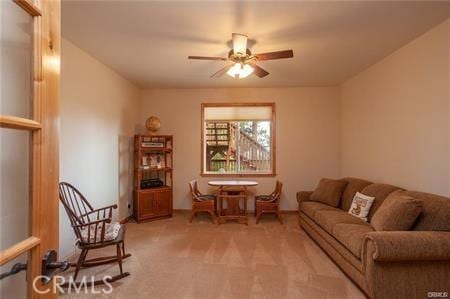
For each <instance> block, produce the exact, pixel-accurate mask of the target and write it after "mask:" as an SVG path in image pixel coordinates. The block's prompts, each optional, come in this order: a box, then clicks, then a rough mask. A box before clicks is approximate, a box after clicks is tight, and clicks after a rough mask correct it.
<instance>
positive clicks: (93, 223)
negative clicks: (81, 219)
mask: <svg viewBox="0 0 450 299" xmlns="http://www.w3.org/2000/svg"><path fill="white" fill-rule="evenodd" d="M111 221H112V220H111V218H103V219H100V220H95V221H91V222H87V223H82V224H75V225H72V227H76V228H83V227H89V226H91V225H97V224H100V223H102V222H103V223H111Z"/></svg>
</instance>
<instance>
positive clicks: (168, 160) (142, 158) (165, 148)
mask: <svg viewBox="0 0 450 299" xmlns="http://www.w3.org/2000/svg"><path fill="white" fill-rule="evenodd" d="M143 144H144V145H148V144H150V145H158V144H162V146H160V147H157V148H156V147H155V148H153V147H148V146H143ZM172 146H173V140H172V136H162V135H157V136H155V135H151V136H147V135H136V136H135V172H134V173H135V175H134V180H135V182H134V217H135V218H136V221H137V222H138V223H139V222H142V221H147V220H156V219H160V218H164V217H171V216H172V210H173V207H172V201H173V200H172V196H173V189H172V169H173V165H172ZM154 156H157V159H155V157H154ZM155 161H158V162H157V163H161V164H159V165H154V164H155ZM146 180H147V181H148V180H156V181H157V182H159V183H160V184H162V186H153V187H149V186H145V184H143V183H142V182H145V181H146Z"/></svg>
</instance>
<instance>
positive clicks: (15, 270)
mask: <svg viewBox="0 0 450 299" xmlns="http://www.w3.org/2000/svg"><path fill="white" fill-rule="evenodd" d="M27 268H28V265H27V264H26V263H16V264H14V265H13V266H12V267H11V270H9V271H8V272H5V273H2V274H0V280H2V279H3V278H6V277H8V276H11V275H15V274H17V273H19V272H22V271H26V270H27Z"/></svg>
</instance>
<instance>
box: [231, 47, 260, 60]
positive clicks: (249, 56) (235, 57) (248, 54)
mask: <svg viewBox="0 0 450 299" xmlns="http://www.w3.org/2000/svg"><path fill="white" fill-rule="evenodd" d="M228 58H229V59H230V60H231V61H233V62H236V63H245V62H246V61H248V60H249V59H253V58H254V57H253V56H252V52H250V50H249V49H246V53H245V55H243V54H240V53H238V54H235V53H234V52H233V49H231V50H230V52H228Z"/></svg>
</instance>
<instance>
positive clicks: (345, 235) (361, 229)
mask: <svg viewBox="0 0 450 299" xmlns="http://www.w3.org/2000/svg"><path fill="white" fill-rule="evenodd" d="M352 217H353V216H352ZM353 218H355V219H358V218H356V217H353ZM373 231H375V230H374V229H373V228H372V227H371V226H370V225H367V224H362V225H361V224H351V223H338V224H336V225H335V226H334V228H333V236H334V238H336V240H338V241H339V243H341V244H342V245H344V246H345V247H346V248H347V249H348V250H350V251H351V252H352V253H353V255H354V256H356V257H357V258H358V259H361V248H362V245H363V242H364V237H365V236H366V235H367V234H368V233H370V232H373Z"/></svg>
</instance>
